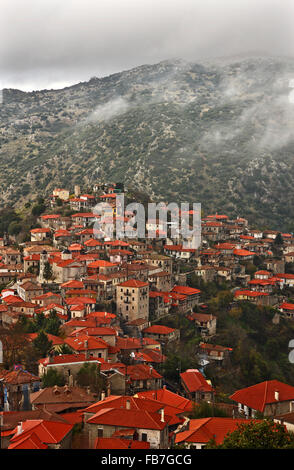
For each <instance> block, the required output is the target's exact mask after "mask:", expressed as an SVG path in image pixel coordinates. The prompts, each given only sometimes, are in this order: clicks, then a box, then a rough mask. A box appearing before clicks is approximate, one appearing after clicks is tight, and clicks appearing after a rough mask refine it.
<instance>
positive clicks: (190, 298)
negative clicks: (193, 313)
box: [172, 286, 201, 309]
mask: <svg viewBox="0 0 294 470" xmlns="http://www.w3.org/2000/svg"><path fill="white" fill-rule="evenodd" d="M172 292H175V293H177V294H181V295H186V296H187V298H186V301H187V308H191V309H192V308H193V307H194V306H195V305H197V304H198V303H199V299H200V293H201V291H200V290H199V289H193V288H192V287H188V286H174V287H173V289H172Z"/></svg>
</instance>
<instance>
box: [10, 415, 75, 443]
mask: <svg viewBox="0 0 294 470" xmlns="http://www.w3.org/2000/svg"><path fill="white" fill-rule="evenodd" d="M72 429H73V425H71V424H66V423H61V422H59V421H58V422H57V421H45V420H43V419H28V420H26V421H24V422H21V423H20V424H19V425H18V426H17V428H16V432H15V434H14V436H13V437H12V438H11V439H10V445H9V447H8V449H47V448H49V449H70V448H71V441H72Z"/></svg>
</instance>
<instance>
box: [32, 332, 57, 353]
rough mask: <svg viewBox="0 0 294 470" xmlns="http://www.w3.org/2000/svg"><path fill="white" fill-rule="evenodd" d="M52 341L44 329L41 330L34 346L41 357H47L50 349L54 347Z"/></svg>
mask: <svg viewBox="0 0 294 470" xmlns="http://www.w3.org/2000/svg"><path fill="white" fill-rule="evenodd" d="M52 344H53V343H52V341H50V340H49V339H48V336H47V335H46V333H44V331H40V333H39V334H38V336H37V337H36V339H34V341H33V345H34V348H35V349H36V351H37V353H38V354H40V356H41V357H46V356H47V354H48V352H49V351H50V349H51V348H52Z"/></svg>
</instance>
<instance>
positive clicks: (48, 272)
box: [44, 261, 53, 281]
mask: <svg viewBox="0 0 294 470" xmlns="http://www.w3.org/2000/svg"><path fill="white" fill-rule="evenodd" d="M52 275H53V271H52V267H51V265H50V263H49V261H46V262H45V265H44V278H45V279H46V280H47V281H48V280H49V279H51V278H52Z"/></svg>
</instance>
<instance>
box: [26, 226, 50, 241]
mask: <svg viewBox="0 0 294 470" xmlns="http://www.w3.org/2000/svg"><path fill="white" fill-rule="evenodd" d="M30 232H31V241H32V242H38V241H43V240H45V241H48V240H49V238H50V235H51V230H50V228H33V229H32V230H30Z"/></svg>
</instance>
